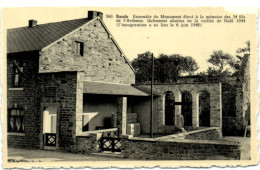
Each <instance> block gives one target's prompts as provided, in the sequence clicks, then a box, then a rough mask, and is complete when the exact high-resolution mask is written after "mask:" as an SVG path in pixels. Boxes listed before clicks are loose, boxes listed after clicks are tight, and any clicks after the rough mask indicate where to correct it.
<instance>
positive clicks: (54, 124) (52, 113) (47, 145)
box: [41, 103, 58, 150]
mask: <svg viewBox="0 0 260 170" xmlns="http://www.w3.org/2000/svg"><path fill="white" fill-rule="evenodd" d="M57 132H58V104H53V103H50V104H42V135H41V136H42V139H41V147H42V148H43V149H50V150H55V149H57V147H58V144H57V143H58V133H57Z"/></svg>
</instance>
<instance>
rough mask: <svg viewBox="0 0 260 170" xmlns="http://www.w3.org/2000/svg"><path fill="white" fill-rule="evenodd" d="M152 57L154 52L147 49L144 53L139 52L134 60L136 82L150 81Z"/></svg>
mask: <svg viewBox="0 0 260 170" xmlns="http://www.w3.org/2000/svg"><path fill="white" fill-rule="evenodd" d="M151 57H152V53H151V52H150V51H147V52H145V53H143V54H138V57H137V58H135V59H134V60H133V61H132V66H133V67H134V69H135V71H136V74H135V75H136V82H147V81H150V79H151V78H150V77H151V76H150V75H151Z"/></svg>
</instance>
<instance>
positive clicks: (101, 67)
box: [7, 18, 135, 152]
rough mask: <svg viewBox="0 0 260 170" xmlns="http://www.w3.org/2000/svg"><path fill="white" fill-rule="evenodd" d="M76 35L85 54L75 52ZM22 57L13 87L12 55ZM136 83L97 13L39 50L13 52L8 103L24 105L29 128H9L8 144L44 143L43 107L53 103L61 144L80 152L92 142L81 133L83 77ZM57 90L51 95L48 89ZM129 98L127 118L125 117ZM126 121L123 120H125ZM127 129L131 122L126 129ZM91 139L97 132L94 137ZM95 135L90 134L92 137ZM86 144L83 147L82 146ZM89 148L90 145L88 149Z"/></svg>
mask: <svg viewBox="0 0 260 170" xmlns="http://www.w3.org/2000/svg"><path fill="white" fill-rule="evenodd" d="M75 41H79V42H82V43H84V46H83V49H84V51H83V56H81V55H77V54H76V52H75ZM14 58H15V60H16V62H20V61H23V67H24V70H23V72H24V75H25V76H26V77H29V78H28V79H24V78H23V84H22V87H21V88H12V82H11V81H12V80H13V75H14V72H13V63H14V61H13V59H14ZM85 80H88V81H103V82H110V83H122V84H134V83H135V73H134V70H133V68H132V66H131V65H130V64H129V61H128V60H127V59H126V57H125V56H124V54H123V52H122V50H121V49H120V47H119V46H118V45H117V43H116V42H115V40H114V38H113V37H112V35H111V33H110V32H109V31H108V30H107V28H106V26H105V25H104V23H103V21H102V20H100V19H99V18H96V19H93V20H91V21H90V22H88V23H86V24H85V25H83V26H81V27H80V28H78V29H76V30H75V31H72V32H70V33H68V34H67V35H65V36H64V37H63V38H61V39H59V40H57V41H55V42H53V43H52V44H50V45H48V46H47V47H45V48H43V49H42V50H40V51H35V52H21V53H15V54H8V57H7V87H8V92H7V97H8V102H7V105H8V109H10V108H14V107H19V108H23V109H24V110H25V130H24V133H22V134H20V133H19V134H16V133H8V145H9V146H20V147H34V148H43V147H44V141H43V123H42V121H43V115H42V113H43V111H44V107H45V106H48V105H55V106H57V107H58V111H57V124H58V125H57V131H56V136H57V145H56V149H62V150H66V151H69V152H78V151H79V150H78V149H79V148H82V147H83V148H84V147H85V146H86V145H87V144H86V143H85V142H87V141H84V142H83V140H84V139H85V138H91V135H90V137H89V136H85V138H84V139H83V138H82V136H81V135H82V133H81V132H82V113H83V81H85ZM48 88H51V89H52V93H53V94H52V95H51V96H50V95H46V89H48ZM126 105H127V103H126V98H123V102H122V106H120V108H122V111H121V112H120V113H123V114H122V116H123V120H121V121H124V123H126V109H127V107H126ZM121 124H122V122H121ZM122 130H123V132H124V134H125V131H126V127H125V128H123V129H122ZM91 139H92V138H91ZM90 141H91V140H90ZM83 150H84V149H83ZM86 152H87V151H86Z"/></svg>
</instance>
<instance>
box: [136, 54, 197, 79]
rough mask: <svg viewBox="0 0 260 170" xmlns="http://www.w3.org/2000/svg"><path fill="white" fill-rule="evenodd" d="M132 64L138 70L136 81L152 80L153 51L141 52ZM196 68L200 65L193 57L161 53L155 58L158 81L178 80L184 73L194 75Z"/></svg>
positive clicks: (155, 71)
mask: <svg viewBox="0 0 260 170" xmlns="http://www.w3.org/2000/svg"><path fill="white" fill-rule="evenodd" d="M132 66H133V67H134V68H135V70H136V82H139V83H140V82H147V81H150V74H151V52H149V51H148V52H145V53H143V54H139V55H138V57H137V58H136V59H134V60H133V62H132ZM196 70H198V65H197V63H196V61H195V60H194V59H193V58H192V57H183V56H181V55H179V54H173V55H166V54H160V55H159V57H158V58H154V80H155V82H158V83H172V82H176V81H177V79H178V77H179V76H180V75H181V74H182V73H188V74H190V75H192V74H193V73H194V72H195V71H196Z"/></svg>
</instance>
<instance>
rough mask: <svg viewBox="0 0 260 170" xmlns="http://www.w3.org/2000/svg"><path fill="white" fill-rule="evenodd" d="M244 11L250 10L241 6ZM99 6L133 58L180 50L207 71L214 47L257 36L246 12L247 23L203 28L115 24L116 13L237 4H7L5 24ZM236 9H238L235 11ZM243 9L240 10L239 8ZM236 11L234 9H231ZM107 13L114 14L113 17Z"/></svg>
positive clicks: (64, 16)
mask: <svg viewBox="0 0 260 170" xmlns="http://www.w3.org/2000/svg"><path fill="white" fill-rule="evenodd" d="M241 9H242V13H244V14H245V12H246V13H248V10H246V9H245V8H241ZM89 10H98V11H101V12H103V14H104V19H103V20H104V22H105V24H106V26H107V27H108V29H109V30H110V32H111V33H112V35H113V37H114V38H115V40H116V41H117V43H118V44H119V46H120V47H121V49H122V50H123V52H124V53H125V55H126V57H127V58H128V59H129V60H130V61H132V60H133V59H134V58H136V57H137V55H138V54H141V53H144V52H146V51H151V52H152V53H154V56H155V57H157V56H158V55H159V54H161V53H164V54H168V55H171V54H180V55H182V56H191V57H193V58H194V59H195V61H196V62H197V63H198V65H199V68H200V69H199V71H205V70H206V69H207V67H208V66H209V63H208V62H207V59H208V58H209V57H210V55H211V54H212V52H213V51H214V50H223V51H224V52H226V53H229V54H231V55H233V56H235V55H236V50H237V48H239V47H245V46H246V45H245V42H246V41H248V40H251V41H252V40H253V39H255V37H256V28H254V26H255V25H254V24H255V22H256V20H254V19H255V18H254V17H253V15H246V19H247V20H246V23H244V24H241V23H233V24H232V23H231V24H212V23H210V24H204V25H203V26H202V27H201V28H194V27H189V28H170V27H168V28H130V27H128V28H127V27H116V15H117V14H118V15H125V14H126V15H128V16H132V15H133V14H136V15H155V14H157V15H161V14H165V15H184V14H190V15H195V14H198V15H209V14H210V15H220V14H221V15H223V16H224V15H233V14H238V13H237V12H238V11H237V9H236V8H228V10H229V12H227V11H225V10H224V8H210V9H206V8H189V9H188V8H154V9H152V10H151V8H112V7H111V8H96V7H92V8H89V7H74V8H64V7H59V8H57V7H56V8H47V7H40V8H5V9H4V10H3V18H4V19H3V21H2V24H3V25H4V28H7V29H8V28H16V27H22V26H27V25H28V20H29V19H35V20H37V21H38V24H44V23H49V22H57V21H63V20H69V19H77V18H84V17H87V11H89ZM234 11H236V13H234ZM240 11H241V10H240ZM232 12H233V13H232ZM249 12H250V11H249ZM106 15H113V16H114V18H113V19H110V18H107V17H105V16H106Z"/></svg>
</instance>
